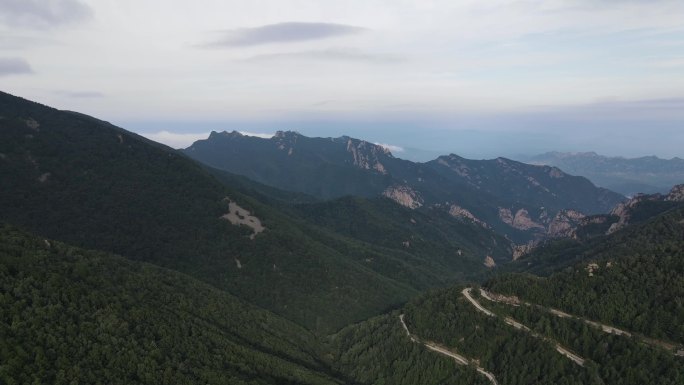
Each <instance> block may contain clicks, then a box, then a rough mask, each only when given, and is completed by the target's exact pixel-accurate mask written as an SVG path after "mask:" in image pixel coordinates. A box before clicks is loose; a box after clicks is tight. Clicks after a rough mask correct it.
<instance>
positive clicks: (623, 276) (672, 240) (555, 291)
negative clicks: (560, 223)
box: [486, 205, 684, 343]
mask: <svg viewBox="0 0 684 385" xmlns="http://www.w3.org/2000/svg"><path fill="white" fill-rule="evenodd" d="M520 263H521V264H522V265H523V266H526V265H528V264H531V265H529V266H530V267H531V268H532V271H537V270H539V269H535V268H534V266H535V265H538V266H541V267H543V268H542V269H541V271H548V270H551V269H553V268H554V267H556V268H557V266H563V265H568V264H570V267H568V268H565V269H563V270H561V271H559V272H556V273H553V274H551V275H550V276H549V277H548V278H540V277H537V276H532V275H528V274H509V275H503V276H500V277H497V278H495V279H492V280H491V281H489V282H488V283H487V284H486V286H487V287H488V288H490V289H491V290H492V291H496V292H500V293H503V294H513V295H517V296H519V297H520V298H522V299H524V300H529V301H532V302H535V303H539V304H543V305H546V306H553V307H556V308H559V309H561V310H565V311H568V312H570V313H573V314H578V315H582V316H585V317H587V318H589V319H593V320H597V321H601V322H604V323H607V324H612V325H615V326H618V327H624V328H626V329H628V330H632V331H635V332H639V333H643V334H646V335H647V336H650V337H653V338H662V339H666V340H670V341H673V342H677V343H684V303H683V302H682V298H684V205H680V206H679V207H677V208H674V209H671V210H669V211H667V212H665V213H664V214H660V215H658V216H656V217H654V218H652V219H650V220H648V221H646V222H644V223H641V224H635V225H631V226H628V227H626V228H625V229H623V230H620V231H618V232H615V233H613V234H611V235H609V236H604V237H601V238H594V239H592V240H590V241H588V242H585V243H579V242H574V243H568V242H564V243H561V244H551V245H549V246H547V247H543V248H541V249H540V250H538V251H536V252H534V253H532V254H531V255H530V256H529V257H528V258H526V259H523V260H521V261H520Z"/></svg>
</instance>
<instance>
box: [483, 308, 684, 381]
mask: <svg viewBox="0 0 684 385" xmlns="http://www.w3.org/2000/svg"><path fill="white" fill-rule="evenodd" d="M481 303H482V304H483V305H484V306H486V307H487V308H488V309H490V310H493V311H495V313H497V314H498V315H501V316H512V317H513V318H514V319H516V320H517V321H519V322H522V323H523V324H524V325H525V326H527V327H529V328H531V329H532V330H534V331H535V332H537V333H539V334H541V335H543V336H546V337H549V338H552V339H553V340H555V341H558V342H560V343H561V344H562V345H563V346H565V347H566V348H569V349H571V350H572V351H573V352H575V353H577V354H579V355H580V356H581V357H583V358H585V359H588V360H591V361H592V362H593V363H595V364H596V367H597V371H598V376H599V377H600V378H601V379H602V380H603V382H604V383H606V384H672V385H674V384H681V383H682V382H684V360H683V359H682V358H680V357H675V356H674V355H673V354H672V352H670V351H666V350H664V349H661V348H659V347H657V346H649V345H646V344H644V343H642V342H640V341H639V340H638V339H636V338H630V337H625V336H617V335H613V334H607V333H605V332H603V331H600V330H599V329H597V328H595V327H591V326H589V325H587V324H586V323H585V322H583V321H581V320H576V319H570V318H559V317H557V316H555V315H552V314H550V313H548V312H547V311H546V310H544V309H542V308H539V307H532V306H518V307H515V306H510V305H504V304H497V303H492V302H489V301H486V300H483V301H481Z"/></svg>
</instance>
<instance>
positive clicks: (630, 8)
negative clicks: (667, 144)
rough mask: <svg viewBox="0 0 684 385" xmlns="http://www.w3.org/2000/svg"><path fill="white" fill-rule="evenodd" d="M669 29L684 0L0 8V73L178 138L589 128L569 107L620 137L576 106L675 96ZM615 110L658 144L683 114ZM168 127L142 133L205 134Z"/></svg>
mask: <svg viewBox="0 0 684 385" xmlns="http://www.w3.org/2000/svg"><path fill="white" fill-rule="evenodd" d="M682 20H684V1H682V0H658V1H637V0H622V1H618V0H615V1H607V0H604V1H599V0H544V1H540V0H529V1H528V0H488V1H481V0H459V1H453V0H430V1H427V0H399V1H397V0H348V1H333V0H319V1H301V0H260V1H244V0H196V1H193V2H188V1H186V0H166V1H164V2H163V6H162V5H161V3H160V2H158V1H153V0H117V1H102V0H0V58H19V59H20V60H22V61H23V62H22V63H25V64H26V65H23V64H21V63H20V62H17V61H13V62H7V60H6V59H5V60H4V62H3V61H2V60H0V75H2V74H5V75H7V76H2V77H1V79H2V88H3V91H6V92H10V93H13V94H16V95H19V96H22V97H26V98H29V99H33V100H37V101H39V102H41V103H45V104H48V105H51V106H55V107H58V108H63V109H69V110H76V111H81V112H84V113H88V114H91V115H94V116H96V117H98V118H101V119H105V120H109V121H114V122H116V121H126V122H145V121H165V122H188V128H187V130H188V131H190V130H195V131H198V130H200V131H209V130H210V129H214V127H215V126H216V125H215V126H212V127H211V128H208V126H207V125H204V126H201V128H200V126H199V125H196V126H193V124H192V122H219V123H221V122H239V123H245V122H246V123H254V124H244V125H237V124H236V125H231V126H230V127H242V128H244V129H246V130H248V131H254V132H255V133H260V132H270V131H271V130H273V131H275V130H277V129H281V128H282V127H286V126H292V125H297V126H300V125H302V124H307V123H309V126H311V125H313V124H314V123H316V122H333V123H346V122H349V123H348V124H347V127H342V128H340V129H339V130H338V131H336V132H334V133H333V132H327V133H326V135H328V134H329V135H331V136H339V135H342V134H345V133H346V132H345V130H346V129H348V128H353V127H352V125H354V124H357V123H354V122H360V121H361V122H365V123H364V124H365V126H364V127H368V129H369V130H370V129H373V127H377V126H378V125H380V124H382V122H383V121H385V122H387V121H393V122H392V124H393V125H395V123H402V122H410V123H411V124H412V125H413V126H412V128H411V131H410V132H412V133H413V134H412V135H414V137H412V139H407V141H406V145H407V147H413V144H412V143H413V141H415V140H417V137H419V136H420V135H423V132H422V131H421V130H423V129H424V128H425V127H426V126H432V127H437V126H439V127H438V128H439V129H445V130H447V131H449V132H453V131H455V130H458V129H473V130H477V131H480V132H482V131H487V130H489V131H493V130H495V129H502V130H508V131H514V130H522V129H526V130H529V128H530V126H532V125H533V124H537V123H535V119H536V120H539V119H537V118H538V117H539V116H541V117H542V118H544V119H546V118H547V117H548V116H550V115H553V116H554V119H555V120H554V121H557V122H560V123H558V125H557V126H552V125H549V124H541V123H539V124H537V125H538V126H539V127H541V128H539V129H538V131H543V132H551V133H552V132H553V130H555V129H556V127H563V128H564V129H571V130H574V131H578V132H582V130H584V131H586V130H587V129H586V128H584V126H582V125H578V124H570V123H568V124H567V125H561V123H562V122H571V120H573V119H577V118H576V117H577V116H578V114H575V113H574V111H575V110H578V111H588V112H587V114H589V113H591V115H583V116H582V118H583V119H586V120H589V119H593V121H597V120H598V119H601V123H602V124H603V125H605V126H606V127H608V128H607V129H615V130H616V132H619V128H621V127H623V126H624V122H621V121H620V119H621V117H622V116H624V113H620V112H618V111H617V109H612V110H610V111H607V112H601V113H600V114H598V113H596V112H595V111H594V110H587V109H586V108H584V107H583V106H587V105H592V104H593V103H596V101H601V100H617V101H630V100H631V101H648V100H679V99H681V98H684V65H682V63H683V62H682V48H684V24H683V23H682ZM208 42H222V43H224V44H222V45H221V46H220V47H215V48H212V49H209V48H207V47H202V44H206V43H208ZM3 63H4V64H3ZM29 63H30V66H28V64H29ZM22 71H23V72H24V73H28V72H30V75H22V76H18V73H19V72H22ZM98 95H106V97H97V96H98ZM540 106H541V107H540ZM542 107H543V108H542ZM568 111H570V112H568ZM626 111H628V112H629V116H630V117H631V118H633V119H631V121H634V122H643V123H639V124H640V125H643V128H644V129H643V132H644V135H650V136H652V137H664V136H663V135H659V134H658V133H657V132H654V129H652V128H651V124H649V123H650V122H653V121H658V120H664V119H665V118H667V119H670V121H671V122H674V123H677V122H681V121H682V118H681V117H680V116H679V115H676V116H675V114H681V113H679V112H677V111H676V110H673V109H669V108H657V109H656V108H651V107H649V106H648V105H647V104H644V103H635V104H633V106H632V107H631V108H630V109H628V110H626ZM535 114H536V115H535ZM532 115H534V116H532ZM531 116H532V117H531ZM496 117H501V118H500V119H493V118H496ZM613 118H614V119H613ZM611 119H613V120H611ZM263 122H271V123H273V124H271V125H268V126H266V125H265V124H260V123H263ZM674 123H673V124H674ZM217 125H218V123H217ZM220 126H223V127H226V126H228V125H227V124H224V125H220ZM340 126H343V124H340ZM177 127H178V126H177V125H175V126H163V125H158V126H155V127H154V128H149V129H147V130H146V131H147V132H148V133H147V134H145V135H146V136H148V137H150V138H152V139H154V140H159V141H161V142H163V143H167V144H169V145H171V146H173V147H184V146H187V145H189V144H191V143H192V142H193V141H194V140H197V139H202V138H206V136H207V135H208V132H207V133H202V134H197V133H184V132H182V130H181V129H179V128H177ZM193 127H194V128H193ZM262 127H265V128H262ZM509 127H515V128H509ZM567 127H570V128H567ZM592 127H594V126H592ZM640 127H641V126H640ZM160 128H165V129H166V131H162V130H160ZM323 128H325V127H323ZM262 130H263V131H262ZM535 130H537V129H535ZM141 131H143V132H144V131H145V130H141ZM635 132H636V129H635ZM259 135H260V136H261V137H267V135H268V136H270V134H259ZM356 136H357V137H360V138H362V139H363V138H364V136H363V135H356ZM372 137H373V139H371V140H378V141H382V142H384V141H387V142H390V143H400V144H405V143H404V142H402V141H401V140H400V139H397V137H392V136H389V135H384V134H377V135H373V136H372ZM665 140H667V139H665ZM408 143H411V146H408ZM391 150H392V151H394V152H400V151H399V150H398V149H391Z"/></svg>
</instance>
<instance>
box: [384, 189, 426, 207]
mask: <svg viewBox="0 0 684 385" xmlns="http://www.w3.org/2000/svg"><path fill="white" fill-rule="evenodd" d="M382 195H383V196H385V197H387V198H389V199H392V200H393V201H395V202H397V203H399V204H400V205H402V206H406V207H408V208H410V209H417V208H419V207H421V206H422V205H423V198H422V197H421V196H420V194H419V193H418V192H416V191H414V190H413V189H412V188H411V187H409V186H399V185H396V186H391V187H388V188H387V189H386V190H385V191H383V193H382Z"/></svg>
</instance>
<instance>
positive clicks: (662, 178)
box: [520, 152, 684, 196]
mask: <svg viewBox="0 0 684 385" xmlns="http://www.w3.org/2000/svg"><path fill="white" fill-rule="evenodd" d="M520 160H522V161H524V162H526V163H530V164H538V165H549V166H555V167H559V168H561V169H563V170H564V171H566V172H568V173H570V174H573V175H583V176H585V177H587V178H589V179H590V180H591V181H592V182H594V183H595V184H596V185H598V186H602V187H605V188H607V189H610V190H613V191H617V192H619V193H621V194H623V195H628V196H632V195H635V194H637V193H657V192H659V193H665V192H667V191H668V190H669V189H670V187H672V186H673V185H676V184H680V183H683V182H684V159H680V158H676V157H675V158H672V159H661V158H658V157H656V156H644V157H640V158H623V157H607V156H603V155H599V154H597V153H595V152H577V153H568V152H547V153H545V154H541V155H536V156H532V157H522V158H521V159H520Z"/></svg>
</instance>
